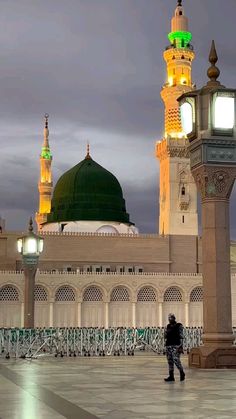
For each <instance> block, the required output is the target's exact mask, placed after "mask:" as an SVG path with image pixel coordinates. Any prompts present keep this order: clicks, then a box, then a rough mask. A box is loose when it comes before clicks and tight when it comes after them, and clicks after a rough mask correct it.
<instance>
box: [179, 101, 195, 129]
mask: <svg viewBox="0 0 236 419" xmlns="http://www.w3.org/2000/svg"><path fill="white" fill-rule="evenodd" d="M180 114H181V123H182V129H183V131H184V133H185V134H186V135H187V134H190V132H192V131H193V108H192V106H191V105H190V103H188V102H184V103H183V104H182V105H181V106H180Z"/></svg>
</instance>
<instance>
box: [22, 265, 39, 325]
mask: <svg viewBox="0 0 236 419" xmlns="http://www.w3.org/2000/svg"><path fill="white" fill-rule="evenodd" d="M36 271H37V267H36V266H35V265H28V266H27V265H26V264H25V265H24V279H25V292H24V327H25V328H26V329H27V328H34V286H35V274H36Z"/></svg>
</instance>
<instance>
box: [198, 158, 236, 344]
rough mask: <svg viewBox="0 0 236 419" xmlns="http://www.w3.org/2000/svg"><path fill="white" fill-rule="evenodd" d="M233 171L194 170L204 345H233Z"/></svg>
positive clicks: (215, 168)
mask: <svg viewBox="0 0 236 419" xmlns="http://www.w3.org/2000/svg"><path fill="white" fill-rule="evenodd" d="M235 176H236V167H223V168H220V167H212V166H204V167H201V168H198V169H195V170H194V178H195V181H196V184H197V187H198V189H199V191H200V193H201V197H202V248H203V255H202V262H203V263H202V265H203V268H202V269H203V288H204V299H203V324H204V336H203V340H204V343H205V345H210V346H213V347H214V346H215V345H217V347H228V346H229V344H232V342H233V341H234V336H233V333H232V314H231V273H230V225H229V197H230V194H231V191H232V188H233V184H234V180H235Z"/></svg>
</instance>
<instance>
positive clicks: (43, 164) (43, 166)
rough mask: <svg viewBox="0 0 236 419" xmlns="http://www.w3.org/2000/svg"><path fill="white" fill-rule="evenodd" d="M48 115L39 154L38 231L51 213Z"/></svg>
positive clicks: (50, 162)
mask: <svg viewBox="0 0 236 419" xmlns="http://www.w3.org/2000/svg"><path fill="white" fill-rule="evenodd" d="M48 117H49V115H48V114H45V126H44V142H43V146H42V150H41V154H40V180H39V183H38V190H39V209H38V212H37V213H36V215H35V220H36V223H37V225H38V230H40V228H41V225H42V224H43V223H44V222H46V221H47V214H48V213H50V211H51V196H52V186H53V184H52V169H51V165H52V154H51V151H50V146H49V140H48V137H49V129H48Z"/></svg>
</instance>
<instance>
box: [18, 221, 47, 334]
mask: <svg viewBox="0 0 236 419" xmlns="http://www.w3.org/2000/svg"><path fill="white" fill-rule="evenodd" d="M43 240H44V239H43V238H42V237H40V236H37V235H36V234H35V233H34V232H33V220H32V218H30V221H29V229H28V233H27V234H25V235H24V236H22V237H19V238H18V239H17V249H18V252H19V253H21V255H22V263H23V270H24V279H25V293H24V327H25V328H34V286H35V274H36V271H37V267H38V259H39V255H40V253H42V251H43Z"/></svg>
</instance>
